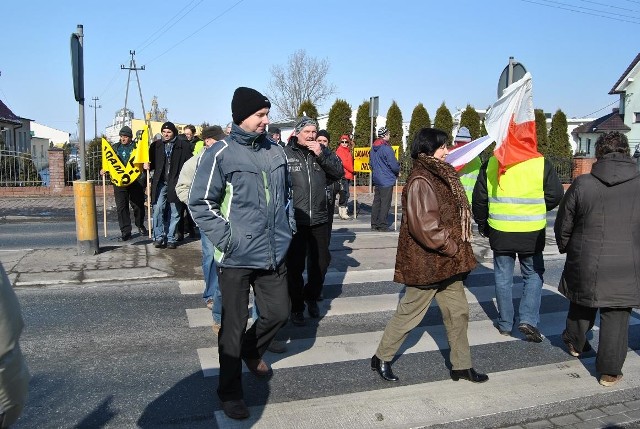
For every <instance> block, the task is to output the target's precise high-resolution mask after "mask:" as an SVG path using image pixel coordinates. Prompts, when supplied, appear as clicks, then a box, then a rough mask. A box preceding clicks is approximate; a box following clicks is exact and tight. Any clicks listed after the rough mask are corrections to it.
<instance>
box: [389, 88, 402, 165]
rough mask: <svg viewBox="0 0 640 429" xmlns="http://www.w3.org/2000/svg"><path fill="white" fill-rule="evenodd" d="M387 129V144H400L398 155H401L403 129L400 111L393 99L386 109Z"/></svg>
mask: <svg viewBox="0 0 640 429" xmlns="http://www.w3.org/2000/svg"><path fill="white" fill-rule="evenodd" d="M387 129H388V130H389V134H390V136H389V144H390V145H391V146H400V151H399V154H398V155H399V156H402V152H403V148H402V136H403V134H404V129H403V128H402V112H401V111H400V107H398V104H397V103H396V102H395V100H394V101H392V102H391V106H390V107H389V110H388V111H387Z"/></svg>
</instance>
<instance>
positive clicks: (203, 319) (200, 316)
mask: <svg viewBox="0 0 640 429" xmlns="http://www.w3.org/2000/svg"><path fill="white" fill-rule="evenodd" d="M465 293H466V295H467V301H468V302H469V304H470V305H473V304H478V303H481V302H491V301H493V300H494V298H495V288H494V286H475V287H472V288H470V289H466V288H465ZM542 295H543V296H547V295H559V293H558V291H557V289H556V288H554V287H552V286H549V285H543V289H542ZM400 296H402V293H400V294H398V293H393V294H382V295H365V296H353V297H346V298H334V299H325V300H323V301H321V302H319V303H318V307H319V308H320V315H321V316H323V317H325V316H342V315H346V314H354V313H378V312H381V311H394V310H395V309H396V307H397V306H398V301H399V299H400ZM521 296H522V283H519V284H518V283H516V285H515V287H514V289H513V297H514V298H520V297H521ZM431 306H432V307H433V306H437V304H436V302H435V300H433V302H432V303H431ZM186 312H187V320H188V321H189V327H190V328H196V327H202V326H211V311H210V310H208V309H207V308H205V307H204V306H203V307H199V308H188V309H186Z"/></svg>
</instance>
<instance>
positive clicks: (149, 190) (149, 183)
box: [146, 170, 151, 238]
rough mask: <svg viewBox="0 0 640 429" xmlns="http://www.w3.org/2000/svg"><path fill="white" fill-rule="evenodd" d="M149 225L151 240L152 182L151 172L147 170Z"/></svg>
mask: <svg viewBox="0 0 640 429" xmlns="http://www.w3.org/2000/svg"><path fill="white" fill-rule="evenodd" d="M146 191H147V225H149V227H148V228H147V230H148V231H149V238H151V182H150V181H149V170H147V189H146Z"/></svg>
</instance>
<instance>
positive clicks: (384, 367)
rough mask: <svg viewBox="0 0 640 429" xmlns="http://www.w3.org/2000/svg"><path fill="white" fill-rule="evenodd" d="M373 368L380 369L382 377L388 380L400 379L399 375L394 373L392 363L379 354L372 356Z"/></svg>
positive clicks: (374, 369) (379, 372) (373, 369)
mask: <svg viewBox="0 0 640 429" xmlns="http://www.w3.org/2000/svg"><path fill="white" fill-rule="evenodd" d="M371 370H372V371H378V374H380V377H382V378H384V379H385V380H387V381H398V380H399V379H398V377H396V376H395V375H394V374H393V371H391V363H390V362H385V361H383V360H380V359H379V358H378V356H376V355H373V357H372V358H371Z"/></svg>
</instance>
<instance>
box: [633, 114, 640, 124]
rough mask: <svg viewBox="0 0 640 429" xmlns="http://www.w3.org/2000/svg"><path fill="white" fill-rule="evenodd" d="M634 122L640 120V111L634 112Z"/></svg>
mask: <svg viewBox="0 0 640 429" xmlns="http://www.w3.org/2000/svg"><path fill="white" fill-rule="evenodd" d="M633 122H640V112H635V113H634V114H633Z"/></svg>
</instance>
